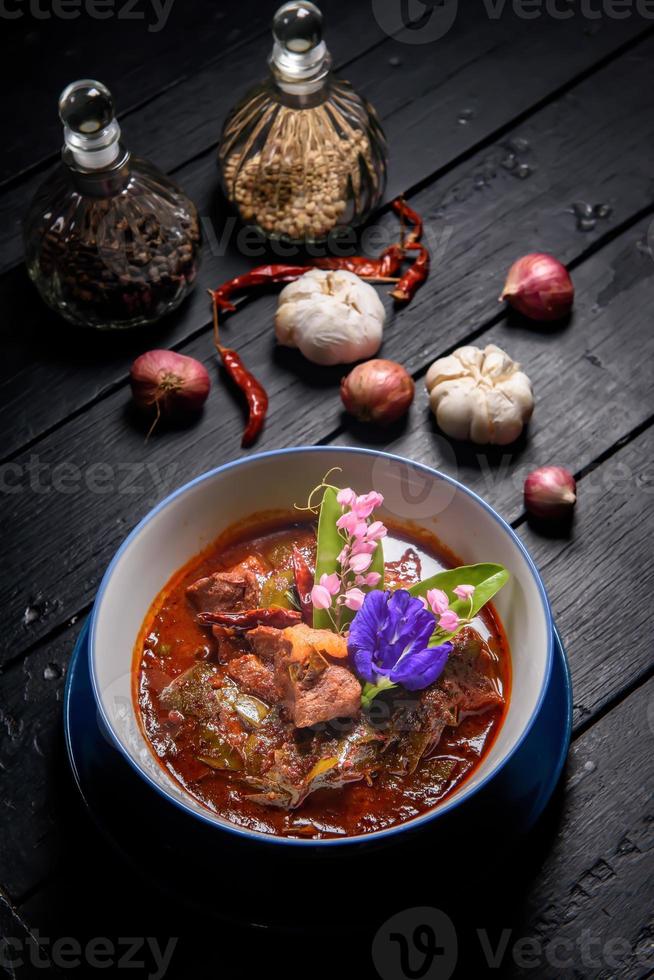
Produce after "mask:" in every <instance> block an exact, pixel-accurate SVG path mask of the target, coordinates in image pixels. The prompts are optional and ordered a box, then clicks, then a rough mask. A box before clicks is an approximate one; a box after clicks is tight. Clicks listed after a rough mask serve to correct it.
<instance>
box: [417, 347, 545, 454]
mask: <svg viewBox="0 0 654 980" xmlns="http://www.w3.org/2000/svg"><path fill="white" fill-rule="evenodd" d="M426 381H427V391H428V392H429V403H430V405H431V410H432V412H433V413H434V415H435V416H436V421H437V422H438V424H439V426H440V428H441V429H442V430H443V432H445V433H446V434H447V435H448V436H452V437H453V438H454V439H469V440H471V441H472V442H477V443H480V444H486V443H492V444H495V445H498V446H505V445H507V444H508V443H510V442H514V440H515V439H517V438H518V436H519V435H520V433H521V432H522V428H523V426H524V425H525V423H526V422H528V421H529V419H530V418H531V413H532V411H533V408H534V396H533V392H532V387H531V381H530V380H529V378H528V377H527V375H526V374H524V373H523V372H522V371H521V370H520V364H518V363H517V361H513V360H512V359H511V358H510V357H509V355H508V354H506V353H505V352H504V351H503V350H501V349H500V348H499V347H496V346H495V344H489V345H488V346H487V347H486V348H485V349H484V350H480V348H479V347H459V349H458V350H455V351H454V353H453V354H450V355H449V356H448V357H441V358H439V359H438V360H437V361H434V363H433V364H432V366H431V367H430V368H429V371H428V372H427V379H426Z"/></svg>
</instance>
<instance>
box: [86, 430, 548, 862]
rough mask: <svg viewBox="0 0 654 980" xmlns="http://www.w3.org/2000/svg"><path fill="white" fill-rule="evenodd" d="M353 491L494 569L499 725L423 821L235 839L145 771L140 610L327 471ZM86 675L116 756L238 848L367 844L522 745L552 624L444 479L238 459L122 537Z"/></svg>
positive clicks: (354, 455)
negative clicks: (339, 832) (504, 663)
mask: <svg viewBox="0 0 654 980" xmlns="http://www.w3.org/2000/svg"><path fill="white" fill-rule="evenodd" d="M332 467H340V468H341V470H342V472H341V473H340V474H339V475H338V480H339V482H341V483H342V484H343V485H344V486H353V487H355V489H358V490H360V491H362V492H363V491H367V490H369V489H374V490H377V491H379V492H380V493H382V494H383V495H384V507H383V508H382V513H381V514H380V516H381V518H382V519H383V518H384V516H386V517H387V518H395V519H396V520H400V521H401V522H403V523H406V522H412V523H413V524H415V525H418V526H420V527H422V528H426V529H427V530H429V531H432V532H433V533H434V534H436V535H437V537H438V538H439V539H440V540H441V541H442V542H443V543H444V544H445V545H446V546H447V547H448V548H450V549H451V550H452V551H453V552H454V554H456V555H457V556H459V557H460V558H461V560H462V561H464V562H465V563H466V564H472V563H474V562H481V561H493V562H500V563H501V564H503V565H505V566H506V567H507V568H508V570H509V571H510V573H511V580H510V582H509V584H508V585H507V586H505V588H503V589H502V590H501V592H500V593H499V594H498V596H497V597H496V600H495V606H496V608H497V611H498V613H499V615H500V618H501V620H502V623H503V625H504V628H505V630H506V634H507V637H508V641H509V645H510V648H511V655H512V668H513V687H512V693H511V700H510V705H509V710H508V712H507V715H506V719H505V721H504V724H503V726H502V728H501V730H500V732H499V734H498V736H497V738H496V740H495V742H494V744H493V746H492V748H491V750H490V752H489V753H488V755H487V756H486V757H485V759H484V760H483V762H482V764H481V765H480V766H479V767H478V768H477V769H476V770H475V772H474V773H473V775H472V777H471V778H470V779H468V780H467V781H466V782H464V783H463V784H462V786H460V787H459V789H458V790H457V791H456V792H455V793H453V794H452V795H451V796H449V797H448V798H447V799H446V800H445V801H444V802H443V803H441V804H439V805H438V806H436V807H435V808H434V809H433V810H431V811H430V812H429V813H426V814H423V815H421V816H419V817H416V818H415V819H414V820H411V821H408V822H407V823H404V824H401V825H398V826H395V827H391V828H388V829H386V830H381V831H378V832H377V833H374V834H366V835H365V836H358V837H348V838H336V839H328V840H321V841H313V840H312V841H303V840H296V839H288V838H278V837H273V836H271V835H268V834H260V833H257V832H256V831H249V830H244V829H242V828H239V827H236V826H234V825H233V824H231V823H229V822H228V821H226V820H224V819H222V818H221V817H220V815H218V814H215V813H213V812H211V811H209V810H208V809H206V808H205V807H203V806H202V805H201V804H200V803H198V802H196V801H195V800H193V799H192V798H191V797H190V796H189V795H187V794H186V793H185V792H184V790H183V789H182V788H181V787H180V786H179V785H178V784H177V783H176V782H174V780H173V779H171V778H170V777H169V776H168V774H167V773H166V772H165V771H164V769H162V768H161V766H160V765H159V764H158V763H157V761H156V759H155V758H154V756H153V755H152V752H151V750H150V748H149V747H148V744H147V742H146V740H145V738H144V736H143V734H142V732H141V729H140V726H139V723H138V720H137V716H136V712H135V708H134V704H133V700H132V686H131V666H132V656H133V649H134V644H135V641H136V637H137V635H138V632H139V629H140V627H141V624H142V622H143V620H144V618H145V616H146V613H147V612H148V609H149V607H150V604H151V602H152V601H153V599H154V598H155V596H156V595H157V594H158V593H159V591H160V590H161V589H162V588H163V586H164V585H165V584H166V582H167V581H168V579H169V578H170V576H171V575H172V574H173V573H174V572H176V571H177V570H178V569H179V568H180V567H181V566H182V565H184V564H185V563H186V562H187V561H188V560H189V559H190V558H192V557H193V556H194V555H195V554H197V553H198V552H199V551H201V550H202V549H203V548H205V547H207V546H208V545H209V544H211V542H212V541H213V540H214V539H215V538H217V537H218V535H220V534H221V533H222V532H223V531H224V530H226V529H227V528H229V527H230V526H231V525H233V524H235V523H237V522H239V521H241V520H243V519H245V518H248V517H251V516H252V515H253V514H255V513H257V512H261V511H269V510H281V511H288V510H289V507H290V506H292V504H293V503H294V502H301V501H303V500H306V498H307V496H308V493H309V491H310V490H311V489H312V488H313V487H314V486H316V485H317V484H319V483H320V481H321V480H322V478H323V476H324V474H325V473H326V471H327V470H329V469H330V468H332ZM89 656H90V673H91V680H92V685H93V691H94V695H95V699H96V702H97V705H98V709H99V712H100V715H101V718H102V720H103V721H104V724H105V726H106V728H107V730H108V732H109V733H110V735H111V737H112V739H113V741H114V742H115V744H116V746H117V748H118V749H119V750H120V752H122V753H123V755H124V756H125V758H126V759H127V761H128V762H129V763H130V764H131V765H132V767H133V768H134V769H135V770H136V771H137V772H138V773H139V774H140V775H141V776H142V777H143V779H144V780H146V782H148V783H149V784H150V785H151V786H152V787H153V789H154V790H156V791H157V792H158V793H160V794H161V795H162V796H164V797H165V798H166V799H168V800H170V802H171V803H173V804H174V805H175V806H177V807H180V808H181V809H182V810H185V811H186V812H187V813H188V815H189V817H193V818H197V819H200V820H202V821H204V822H205V823H208V824H212V825H214V826H215V827H216V828H218V829H222V830H226V831H230V832H231V833H234V834H238V835H240V836H242V837H249V838H258V839H260V840H262V841H265V842H275V843H283V844H285V845H288V846H292V847H303V846H311V847H330V846H335V845H338V846H344V845H349V844H353V843H359V844H360V843H362V842H365V841H372V840H375V839H377V838H380V837H387V836H391V835H394V834H398V833H402V831H404V830H407V829H409V828H412V827H416V826H417V825H419V824H424V823H426V822H428V821H433V820H437V819H438V818H439V817H440V816H441V815H443V814H445V813H451V812H452V811H453V810H454V808H456V807H460V806H461V804H463V803H464V802H465V801H466V800H468V799H469V798H470V797H471V796H472V795H473V794H475V793H477V792H478V791H479V789H480V788H481V787H482V786H484V785H486V784H488V783H489V781H491V780H493V779H494V778H496V777H497V775H498V774H499V772H500V771H501V770H502V769H503V767H504V766H505V765H506V763H507V761H508V760H509V759H510V758H511V757H512V756H513V754H514V753H515V752H516V750H517V748H518V747H519V746H520V745H521V744H522V743H523V741H524V740H525V738H526V737H527V735H528V734H529V731H530V729H531V727H532V725H533V723H534V720H535V718H536V716H537V714H538V711H539V708H540V706H541V704H542V702H543V698H544V696H545V691H546V688H547V685H548V682H549V678H550V673H551V669H552V656H553V637H552V620H551V614H550V609H549V604H548V601H547V596H546V594H545V589H544V587H543V583H542V581H541V579H540V576H539V574H538V572H537V570H536V568H535V566H534V564H533V562H532V560H531V558H530V557H529V555H528V553H527V552H526V550H525V548H524V546H523V545H522V543H521V542H520V540H519V539H518V538H517V536H516V535H515V534H514V532H513V531H512V529H511V528H510V527H509V526H508V524H506V523H505V521H503V520H502V518H501V517H500V516H499V515H498V514H497V513H496V512H495V511H494V510H493V509H492V508H491V507H490V506H489V505H488V504H486V503H485V502H484V501H483V500H482V499H481V498H480V497H478V496H477V495H476V494H474V493H472V492H471V491H470V490H467V489H466V488H465V487H464V486H462V485H461V484H460V483H458V482H457V481H455V480H452V479H451V478H450V477H447V476H444V475H443V474H442V473H438V472H436V471H435V470H432V469H430V468H428V467H426V466H423V465H421V464H419V463H413V462H410V461H409V460H406V459H402V458H400V457H397V456H390V455H388V454H385V453H381V452H376V451H370V450H364V449H348V448H340V447H303V448H298V449H283V450H279V451H275V452H269V453H261V454H259V455H254V456H248V457H246V458H244V459H241V460H238V461H236V462H234V463H228V464H226V465H224V466H220V467H218V468H217V469H215V470H212V471H210V472H209V473H205V474H204V475H203V476H200V477H198V478H197V479H195V480H193V481H192V482H191V483H188V484H186V486H183V487H181V488H180V489H179V490H177V491H175V492H174V493H172V494H171V495H170V496H169V497H167V498H166V499H165V500H163V501H162V502H161V503H160V504H159V505H158V506H157V507H155V508H154V510H152V511H151V512H150V513H149V514H148V516H147V517H146V518H145V519H144V520H143V521H141V523H140V524H139V525H138V526H137V527H136V528H135V529H134V530H133V531H132V533H131V534H130V535H129V537H128V538H127V539H126V541H125V542H124V543H123V545H122V546H121V548H120V549H119V551H118V553H117V554H116V556H115V558H114V559H113V561H112V562H111V564H110V566H109V568H108V570H107V572H106V574H105V576H104V578H103V580H102V584H101V586H100V590H99V593H98V596H97V600H96V603H95V607H94V610H93V614H92V619H91V631H90V643H89Z"/></svg>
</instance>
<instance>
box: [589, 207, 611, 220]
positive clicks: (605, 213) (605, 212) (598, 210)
mask: <svg viewBox="0 0 654 980" xmlns="http://www.w3.org/2000/svg"><path fill="white" fill-rule="evenodd" d="M593 212H594V214H595V217H596V218H610V217H611V215H612V214H613V208H612V207H611V205H610V204H596V205H595V207H594V208H593Z"/></svg>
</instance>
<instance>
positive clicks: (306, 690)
mask: <svg viewBox="0 0 654 980" xmlns="http://www.w3.org/2000/svg"><path fill="white" fill-rule="evenodd" d="M247 636H248V639H249V641H250V644H251V646H252V649H253V650H254V651H255V653H256V654H257V655H258V657H260V658H261V660H262V661H265V663H273V664H274V673H275V680H276V685H277V698H278V699H279V698H283V700H284V705H285V707H286V710H287V711H288V714H289V715H290V716H291V718H292V720H293V723H294V724H295V726H296V728H307V727H309V726H310V725H317V724H318V723H319V722H321V721H330V719H332V718H352V717H354V716H355V715H357V714H358V713H359V710H360V708H361V685H360V684H359V682H358V680H357V679H356V677H355V676H354V674H353V673H352V672H351V671H349V670H348V669H347V668H346V667H342V666H340V665H339V664H334V663H331V662H330V658H333V659H338V660H341V659H344V658H345V657H346V656H347V643H346V641H345V639H344V638H343V637H342V636H338V635H337V634H336V633H332V632H331V631H330V630H314V629H311V627H310V626H307V625H306V624H305V623H298V624H297V625H296V626H289V627H287V628H286V629H283V630H278V629H273V628H272V627H270V626H258V627H257V628H256V629H253V630H250V631H249V632H248V634H247ZM242 659H244V658H242ZM230 666H231V665H230Z"/></svg>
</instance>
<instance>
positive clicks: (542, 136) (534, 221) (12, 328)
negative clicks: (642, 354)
mask: <svg viewBox="0 0 654 980" xmlns="http://www.w3.org/2000/svg"><path fill="white" fill-rule="evenodd" d="M653 51H654V42H646V43H644V44H642V45H639V46H638V48H637V49H636V50H635V51H634V52H633V53H632V54H630V55H628V56H625V58H624V64H625V65H626V66H627V67H628V74H627V75H626V76H625V78H626V80H623V78H622V69H621V68H619V64H621V63H622V62H619V63H617V64H616V65H614V66H610V65H609V66H607V67H606V68H605V69H603V70H602V71H600V72H599V73H598V74H597V75H596V76H593V78H592V79H589V80H587V81H586V82H584V83H582V84H581V85H579V86H578V87H577V88H576V89H575V90H574V92H575V94H574V98H573V97H572V96H567V97H565V98H564V99H563V100H562V101H561V102H560V103H556V104H554V105H552V106H550V107H547V108H545V109H543V110H541V111H540V112H538V113H536V114H535V115H534V116H533V117H532V118H531V119H530V121H529V122H528V123H524V124H523V125H521V126H520V127H518V128H517V129H516V130H514V131H512V132H511V134H510V135H509V134H507V136H506V137H504V138H502V139H501V140H500V142H499V143H498V144H497V145H495V146H492V147H489V148H488V149H484V150H481V151H480V152H479V153H478V154H476V155H475V156H474V157H473V158H471V159H470V160H466V161H465V162H463V163H461V164H459V165H458V166H457V167H455V169H454V170H453V171H452V172H451V173H449V174H448V175H447V176H445V177H443V178H442V179H441V180H439V181H437V182H435V183H434V184H432V185H430V186H429V187H427V188H425V190H424V191H422V192H421V193H420V194H418V195H417V196H416V199H415V203H416V204H417V206H419V207H420V208H421V209H422V210H423V211H424V213H425V216H426V221H427V229H428V233H429V236H430V244H431V246H432V249H433V251H434V254H435V261H434V271H433V273H432V276H431V280H430V282H429V284H428V286H427V287H426V288H425V289H423V290H422V292H421V293H420V294H419V295H418V297H417V299H416V301H415V303H414V304H413V305H412V306H411V307H410V308H409V309H408V310H407V311H403V312H402V313H401V314H399V315H398V316H396V317H393V319H392V320H391V321H390V323H389V329H388V331H387V340H386V344H385V347H384V351H385V353H387V355H388V356H391V357H396V358H398V359H400V360H402V361H403V362H404V363H406V364H407V366H408V367H409V369H410V370H411V371H415V370H417V369H419V368H420V367H421V366H422V365H423V364H424V363H425V361H426V359H427V358H428V357H429V356H430V355H433V354H435V353H436V352H437V351H438V350H439V348H440V347H442V345H443V344H444V343H445V344H448V342H449V340H450V338H452V340H455V339H457V338H459V337H463V336H466V335H468V334H469V333H470V332H471V330H473V329H474V328H475V327H478V326H479V325H480V321H482V319H483V318H488V316H489V315H492V314H491V313H490V311H491V310H493V311H494V310H496V309H497V306H496V298H497V294H498V292H499V289H500V283H501V282H502V281H503V278H504V275H505V271H506V269H507V267H508V265H509V264H510V262H511V261H512V260H513V259H514V258H515V257H516V255H517V254H520V252H523V251H530V250H533V249H534V248H536V247H537V248H544V249H548V250H551V251H554V252H555V253H556V254H558V255H560V257H561V258H562V259H563V260H564V261H570V260H572V259H575V258H577V257H579V255H580V254H582V253H583V251H584V249H585V248H587V247H588V245H590V244H592V243H594V242H596V241H598V239H600V238H601V236H602V234H604V233H605V232H607V231H608V230H610V228H611V226H612V222H615V221H620V220H624V219H625V218H627V217H628V216H630V215H631V214H633V213H634V212H635V211H637V210H639V209H640V208H642V207H643V206H644V205H646V204H648V203H650V202H651V191H652V187H651V178H650V172H649V168H648V165H647V163H646V159H647V158H646V155H644V154H643V150H644V148H645V147H646V146H649V143H650V142H651V140H652V129H654V123H650V122H649V120H650V119H652V118H654V112H652V109H653V108H654V106H653V105H652V102H653V99H654V96H652V91H651V87H650V86H648V85H647V83H646V82H647V79H648V78H649V58H650V56H651V53H652V52H653ZM618 80H619V81H620V84H618ZM432 97H433V93H430V99H431V98H432ZM600 106H601V108H600ZM637 116H638V118H639V120H641V121H640V122H639V124H638V125H637V126H636V125H634V119H635V118H636V117H637ZM642 120H648V122H643V121H642ZM609 134H610V136H609ZM512 137H513V138H521V139H526V140H527V141H528V142H529V147H530V148H529V149H528V150H526V151H524V152H523V154H522V156H523V157H524V160H525V161H528V162H527V165H528V166H529V167H531V168H532V171H533V172H531V175H530V176H529V177H528V178H527V179H524V180H521V179H519V178H517V177H516V176H515V174H514V172H513V171H510V170H507V169H506V168H505V167H504V166H503V165H502V164H503V162H505V161H506V158H507V152H508V151H507V142H508V140H509V139H510V138H512ZM615 141H618V142H620V145H621V166H622V167H623V168H625V169H626V170H627V171H628V172H629V174H630V178H629V180H628V181H625V180H624V179H623V177H622V171H621V170H619V169H617V168H616V165H615V150H614V146H615ZM589 159H593V161H594V169H593V177H592V181H591V180H589V175H588V165H587V163H588V160H589ZM188 177H189V181H183V182H184V183H185V184H190V183H192V184H193V186H194V188H195V190H196V191H197V193H196V195H195V196H196V199H197V200H198V206H199V209H200V212H201V214H203V215H210V216H212V218H213V219H214V227H216V228H220V227H221V226H222V217H221V212H220V206H221V205H220V203H219V202H218V201H216V200H215V195H214V188H215V168H214V159H213V153H212V154H209V155H208V156H205V157H203V158H202V159H200V160H197V161H195V162H194V163H193V164H192V165H191V166H190V167H189V168H188ZM578 199H582V200H586V199H588V200H590V202H591V203H599V202H604V203H609V204H610V205H611V206H612V207H613V214H614V216H613V218H612V219H610V220H609V221H606V220H605V221H600V222H598V223H597V226H596V228H595V229H594V230H593V231H589V232H584V233H581V232H578V231H576V229H575V221H574V218H573V216H572V215H571V214H569V213H568V208H569V207H570V205H571V204H572V203H573V202H574V201H575V200H578ZM379 228H380V230H379V234H378V235H376V236H375V240H374V242H373V243H372V247H371V251H377V250H378V249H379V248H380V247H381V244H380V243H381V241H384V242H386V241H390V240H392V239H393V238H394V237H395V236H396V235H397V223H396V222H395V220H391V219H389V218H388V217H385V218H383V219H382V220H381V222H380V223H379ZM239 244H241V245H242V240H241V241H240V242H239V240H238V236H237V239H236V240H235V239H234V238H233V237H232V238H231V239H230V241H229V242H228V245H227V250H226V253H225V254H224V255H222V256H218V255H216V256H214V255H212V254H211V250H210V249H209V254H208V255H207V256H206V257H205V262H204V265H203V268H202V269H201V272H200V279H199V284H198V289H197V290H196V293H195V295H194V296H192V297H191V298H190V300H189V302H188V304H187V305H186V306H185V307H184V308H183V310H181V311H179V313H178V314H176V315H174V316H173V317H172V318H170V319H169V321H168V322H167V323H166V324H164V325H162V326H161V327H160V328H158V329H153V330H149V331H148V332H147V334H132V335H130V336H129V337H124V338H122V337H121V338H114V337H108V336H97V335H96V334H93V335H91V336H88V335H82V334H80V333H79V332H74V333H72V332H70V331H68V330H67V329H66V328H65V327H62V324H61V321H60V320H59V319H58V318H57V317H56V316H54V314H50V313H49V312H48V311H46V310H45V308H44V307H43V306H42V304H40V302H39V301H38V298H37V297H36V296H35V295H34V291H33V289H32V288H31V287H30V284H29V283H28V282H27V279H26V277H25V275H24V274H23V273H22V271H21V270H17V271H15V272H13V273H12V274H11V276H10V278H9V281H7V283H6V287H7V289H8V290H9V295H8V296H7V312H6V321H5V322H6V329H5V338H6V344H5V357H4V358H3V363H2V365H0V384H1V385H2V391H3V398H4V403H5V410H4V412H3V415H2V419H1V420H0V444H1V445H2V447H3V453H2V456H3V457H4V458H6V456H7V455H8V454H10V453H13V452H16V451H17V449H18V448H19V447H20V446H21V445H23V444H25V442H31V441H32V440H33V439H35V438H38V436H39V434H40V433H42V432H44V431H48V430H49V429H50V428H51V427H52V426H53V425H57V424H60V423H61V421H63V420H64V419H65V418H66V417H67V416H68V415H70V414H71V413H74V412H77V411H80V410H81V409H82V408H83V406H84V405H85V404H88V403H89V402H91V401H93V400H94V399H96V398H98V397H101V396H103V395H104V394H105V393H106V392H107V391H111V390H113V389H114V388H115V387H116V385H118V384H120V383H124V380H125V372H126V367H127V364H128V363H129V361H130V359H131V358H132V357H133V356H134V355H135V354H136V353H137V352H139V351H140V350H141V349H144V348H147V347H150V346H171V345H173V346H179V345H180V344H181V343H183V341H184V338H188V337H189V335H190V336H193V335H194V333H197V332H198V331H200V330H202V329H203V328H204V327H206V325H207V314H208V309H207V300H206V295H205V288H207V287H209V286H215V285H216V284H217V283H218V282H221V281H223V280H224V278H225V277H227V276H229V275H232V274H236V273H238V272H241V271H242V270H243V267H244V259H243V256H242V254H241V253H240V252H239V250H238V246H239ZM263 260H264V259H263V258H262V257H261V256H260V257H259V258H256V257H255V256H251V257H250V258H249V260H248V264H249V263H256V262H257V261H259V262H261V261H263ZM479 269H483V270H484V275H483V276H481V275H479V272H478V270H479ZM1 293H2V286H1V285H0V294H1ZM270 308H271V307H270V304H268V305H264V303H263V302H259V303H257V305H256V315H257V316H258V317H260V318H261V322H262V323H263V322H265V323H267V322H269V320H267V319H266V318H267V317H269V310H270ZM253 322H254V321H253V320H252V319H248V317H247V316H246V315H245V314H239V316H238V318H237V320H235V321H234V325H233V328H234V329H235V330H238V335H237V336H238V342H239V344H240V343H241V342H242V343H243V344H245V345H247V343H248V341H249V339H250V337H251V334H250V333H249V331H250V330H251V329H252V324H253ZM230 329H231V327H230ZM255 329H257V330H258V326H255ZM241 338H242V340H241ZM268 351H269V345H268V344H267V345H266V356H265V358H264V361H265V362H266V364H267V363H268ZM35 352H38V358H36V359H35V356H34V355H35ZM259 357H260V354H258V355H257V359H258V358H259ZM307 370H310V369H307V368H306V366H305V365H302V364H300V363H299V362H298V360H297V359H294V358H293V357H290V358H289V357H285V356H283V355H282V356H280V357H279V358H278V359H277V361H276V364H275V373H276V374H279V372H280V371H282V372H283V373H282V375H281V378H282V379H283V380H284V381H285V383H287V384H289V385H291V384H293V383H295V382H296V376H297V374H299V373H301V372H305V371H307ZM339 376H340V375H339V374H338V373H336V374H334V375H333V377H332V383H333V381H334V380H337V378H338V377H339ZM316 377H317V375H316V372H312V373H310V374H309V375H308V380H310V381H311V380H313V379H314V378H316ZM44 389H45V390H47V391H48V393H49V398H48V399H47V400H45V399H40V398H34V396H33V393H34V391H35V390H36V391H41V390H44ZM303 395H304V392H303ZM307 396H308V397H311V389H309V390H308V395H307ZM314 397H315V395H314ZM335 404H336V403H335ZM332 418H334V416H332Z"/></svg>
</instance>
